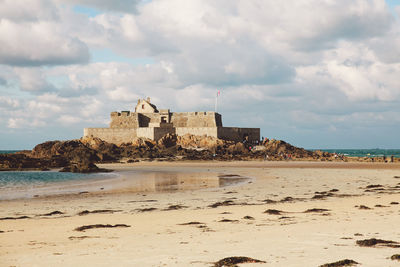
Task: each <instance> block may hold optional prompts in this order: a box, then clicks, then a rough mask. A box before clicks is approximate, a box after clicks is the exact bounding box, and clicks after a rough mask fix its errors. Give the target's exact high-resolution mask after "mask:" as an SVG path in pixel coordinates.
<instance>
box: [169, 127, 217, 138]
mask: <svg viewBox="0 0 400 267" xmlns="http://www.w3.org/2000/svg"><path fill="white" fill-rule="evenodd" d="M175 133H176V135H180V136H182V135H185V134H192V135H207V136H213V137H217V136H218V132H217V127H176V128H175Z"/></svg>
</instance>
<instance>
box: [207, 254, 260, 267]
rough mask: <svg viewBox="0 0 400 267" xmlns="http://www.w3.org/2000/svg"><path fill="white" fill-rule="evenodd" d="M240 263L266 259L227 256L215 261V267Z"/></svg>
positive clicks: (257, 261) (232, 266)
mask: <svg viewBox="0 0 400 267" xmlns="http://www.w3.org/2000/svg"><path fill="white" fill-rule="evenodd" d="M239 263H266V262H265V261H261V260H256V259H252V258H249V257H242V256H240V257H227V258H224V259H222V260H219V261H217V262H216V263H214V267H223V266H227V267H234V266H236V264H239Z"/></svg>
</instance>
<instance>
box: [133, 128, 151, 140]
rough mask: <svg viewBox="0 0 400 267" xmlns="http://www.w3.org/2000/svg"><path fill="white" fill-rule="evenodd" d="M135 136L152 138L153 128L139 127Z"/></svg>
mask: <svg viewBox="0 0 400 267" xmlns="http://www.w3.org/2000/svg"><path fill="white" fill-rule="evenodd" d="M136 134H137V137H144V138H149V139H152V140H154V128H149V127H140V128H137V129H136Z"/></svg>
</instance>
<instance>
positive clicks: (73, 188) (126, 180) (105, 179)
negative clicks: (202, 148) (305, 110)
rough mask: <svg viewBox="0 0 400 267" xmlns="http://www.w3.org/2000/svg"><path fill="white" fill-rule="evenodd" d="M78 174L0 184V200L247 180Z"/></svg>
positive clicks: (156, 174) (142, 173)
mask: <svg viewBox="0 0 400 267" xmlns="http://www.w3.org/2000/svg"><path fill="white" fill-rule="evenodd" d="M82 177H83V178H82V179H75V180H70V181H60V182H58V181H57V182H51V183H46V184H29V185H21V186H19V187H12V188H11V187H10V188H8V187H7V188H2V187H1V186H0V200H3V199H16V198H33V197H36V196H50V195H59V194H76V193H82V192H91V193H94V192H104V193H105V192H173V191H178V190H196V189H203V188H218V187H225V186H230V185H235V184H239V183H243V182H246V181H248V180H250V178H247V177H243V176H239V175H232V174H223V175H221V174H220V173H215V172H179V171H165V170H159V171H153V170H148V171H147V170H141V171H138V170H129V171H120V172H118V173H117V172H116V173H113V174H107V175H101V174H97V176H95V177H96V178H90V179H88V178H87V177H86V176H82Z"/></svg>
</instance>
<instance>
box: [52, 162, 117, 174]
mask: <svg viewBox="0 0 400 267" xmlns="http://www.w3.org/2000/svg"><path fill="white" fill-rule="evenodd" d="M60 172H79V173H93V172H112V170H108V169H103V168H99V167H97V166H96V165H95V164H94V163H92V162H84V163H70V164H69V165H67V166H65V167H64V168H62V169H61V170H60Z"/></svg>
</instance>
